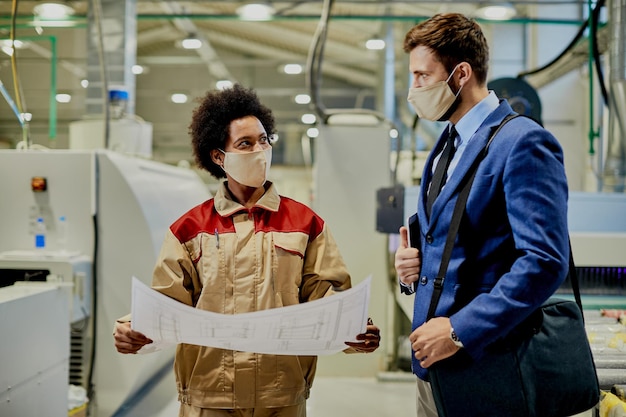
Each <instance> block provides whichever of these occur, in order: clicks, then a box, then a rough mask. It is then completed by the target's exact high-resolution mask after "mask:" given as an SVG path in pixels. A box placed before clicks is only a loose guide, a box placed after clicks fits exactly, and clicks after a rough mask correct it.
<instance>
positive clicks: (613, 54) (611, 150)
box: [603, 0, 626, 192]
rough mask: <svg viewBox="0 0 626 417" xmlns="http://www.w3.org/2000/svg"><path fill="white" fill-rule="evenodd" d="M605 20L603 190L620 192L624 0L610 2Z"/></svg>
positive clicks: (625, 165) (625, 112) (624, 138)
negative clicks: (606, 90) (606, 98)
mask: <svg viewBox="0 0 626 417" xmlns="http://www.w3.org/2000/svg"><path fill="white" fill-rule="evenodd" d="M609 16H611V18H610V21H609V27H610V42H609V45H610V46H609V70H610V74H609V97H610V100H609V129H608V143H607V154H606V160H605V161H606V162H605V165H604V172H603V176H604V178H603V180H604V190H605V191H614V192H624V180H625V178H626V129H625V124H626V122H625V120H624V117H625V116H626V39H625V38H626V0H611V2H610V12H609Z"/></svg>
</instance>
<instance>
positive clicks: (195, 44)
mask: <svg viewBox="0 0 626 417" xmlns="http://www.w3.org/2000/svg"><path fill="white" fill-rule="evenodd" d="M180 44H181V46H182V47H183V48H185V49H199V48H200V47H201V46H202V41H201V40H200V39H198V38H196V37H195V36H189V37H187V38H185V39H183V41H182V42H181V43H180Z"/></svg>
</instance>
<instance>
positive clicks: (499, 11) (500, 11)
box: [474, 3, 517, 20]
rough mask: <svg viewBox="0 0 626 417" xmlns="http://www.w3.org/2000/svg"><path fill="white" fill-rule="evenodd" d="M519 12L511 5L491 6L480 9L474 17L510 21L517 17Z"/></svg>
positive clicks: (499, 4)
mask: <svg viewBox="0 0 626 417" xmlns="http://www.w3.org/2000/svg"><path fill="white" fill-rule="evenodd" d="M516 14H517V11H516V10H515V7H513V5H512V4H511V3H498V4H490V5H485V6H483V7H480V8H479V9H477V10H476V12H475V13H474V15H475V16H476V17H478V18H482V19H487V20H510V19H512V18H514V17H515V15H516Z"/></svg>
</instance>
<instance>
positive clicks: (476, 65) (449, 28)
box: [404, 13, 489, 85]
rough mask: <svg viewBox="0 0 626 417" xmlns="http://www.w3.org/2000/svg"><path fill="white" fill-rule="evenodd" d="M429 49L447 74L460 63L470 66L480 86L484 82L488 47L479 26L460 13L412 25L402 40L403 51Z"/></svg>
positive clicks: (438, 15)
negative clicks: (424, 47)
mask: <svg viewBox="0 0 626 417" xmlns="http://www.w3.org/2000/svg"><path fill="white" fill-rule="evenodd" d="M417 46H426V47H427V48H430V49H431V50H432V51H433V52H434V54H435V56H437V57H438V59H439V61H440V62H441V63H442V64H443V66H444V67H445V68H446V70H447V71H448V72H452V70H453V69H454V67H455V66H457V65H458V64H459V63H461V62H467V63H468V64H470V65H471V66H472V71H473V72H474V74H476V80H477V81H478V83H479V84H480V85H485V83H486V82H487V71H488V69H489V46H488V45H487V40H486V39H485V35H484V34H483V32H482V30H481V28H480V26H479V25H478V23H476V22H475V21H474V20H472V19H469V18H468V17H466V16H464V15H462V14H460V13H445V14H436V15H434V16H433V17H431V18H430V19H428V20H425V21H423V22H421V23H418V24H417V25H415V26H414V27H413V28H411V30H409V31H408V32H407V34H406V36H405V38H404V51H405V52H406V53H410V52H411V51H412V50H413V49H414V48H415V47H417Z"/></svg>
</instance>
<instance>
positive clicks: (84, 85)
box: [80, 79, 89, 88]
mask: <svg viewBox="0 0 626 417" xmlns="http://www.w3.org/2000/svg"><path fill="white" fill-rule="evenodd" d="M80 86H81V87H83V88H87V87H89V80H88V79H83V80H80Z"/></svg>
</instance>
